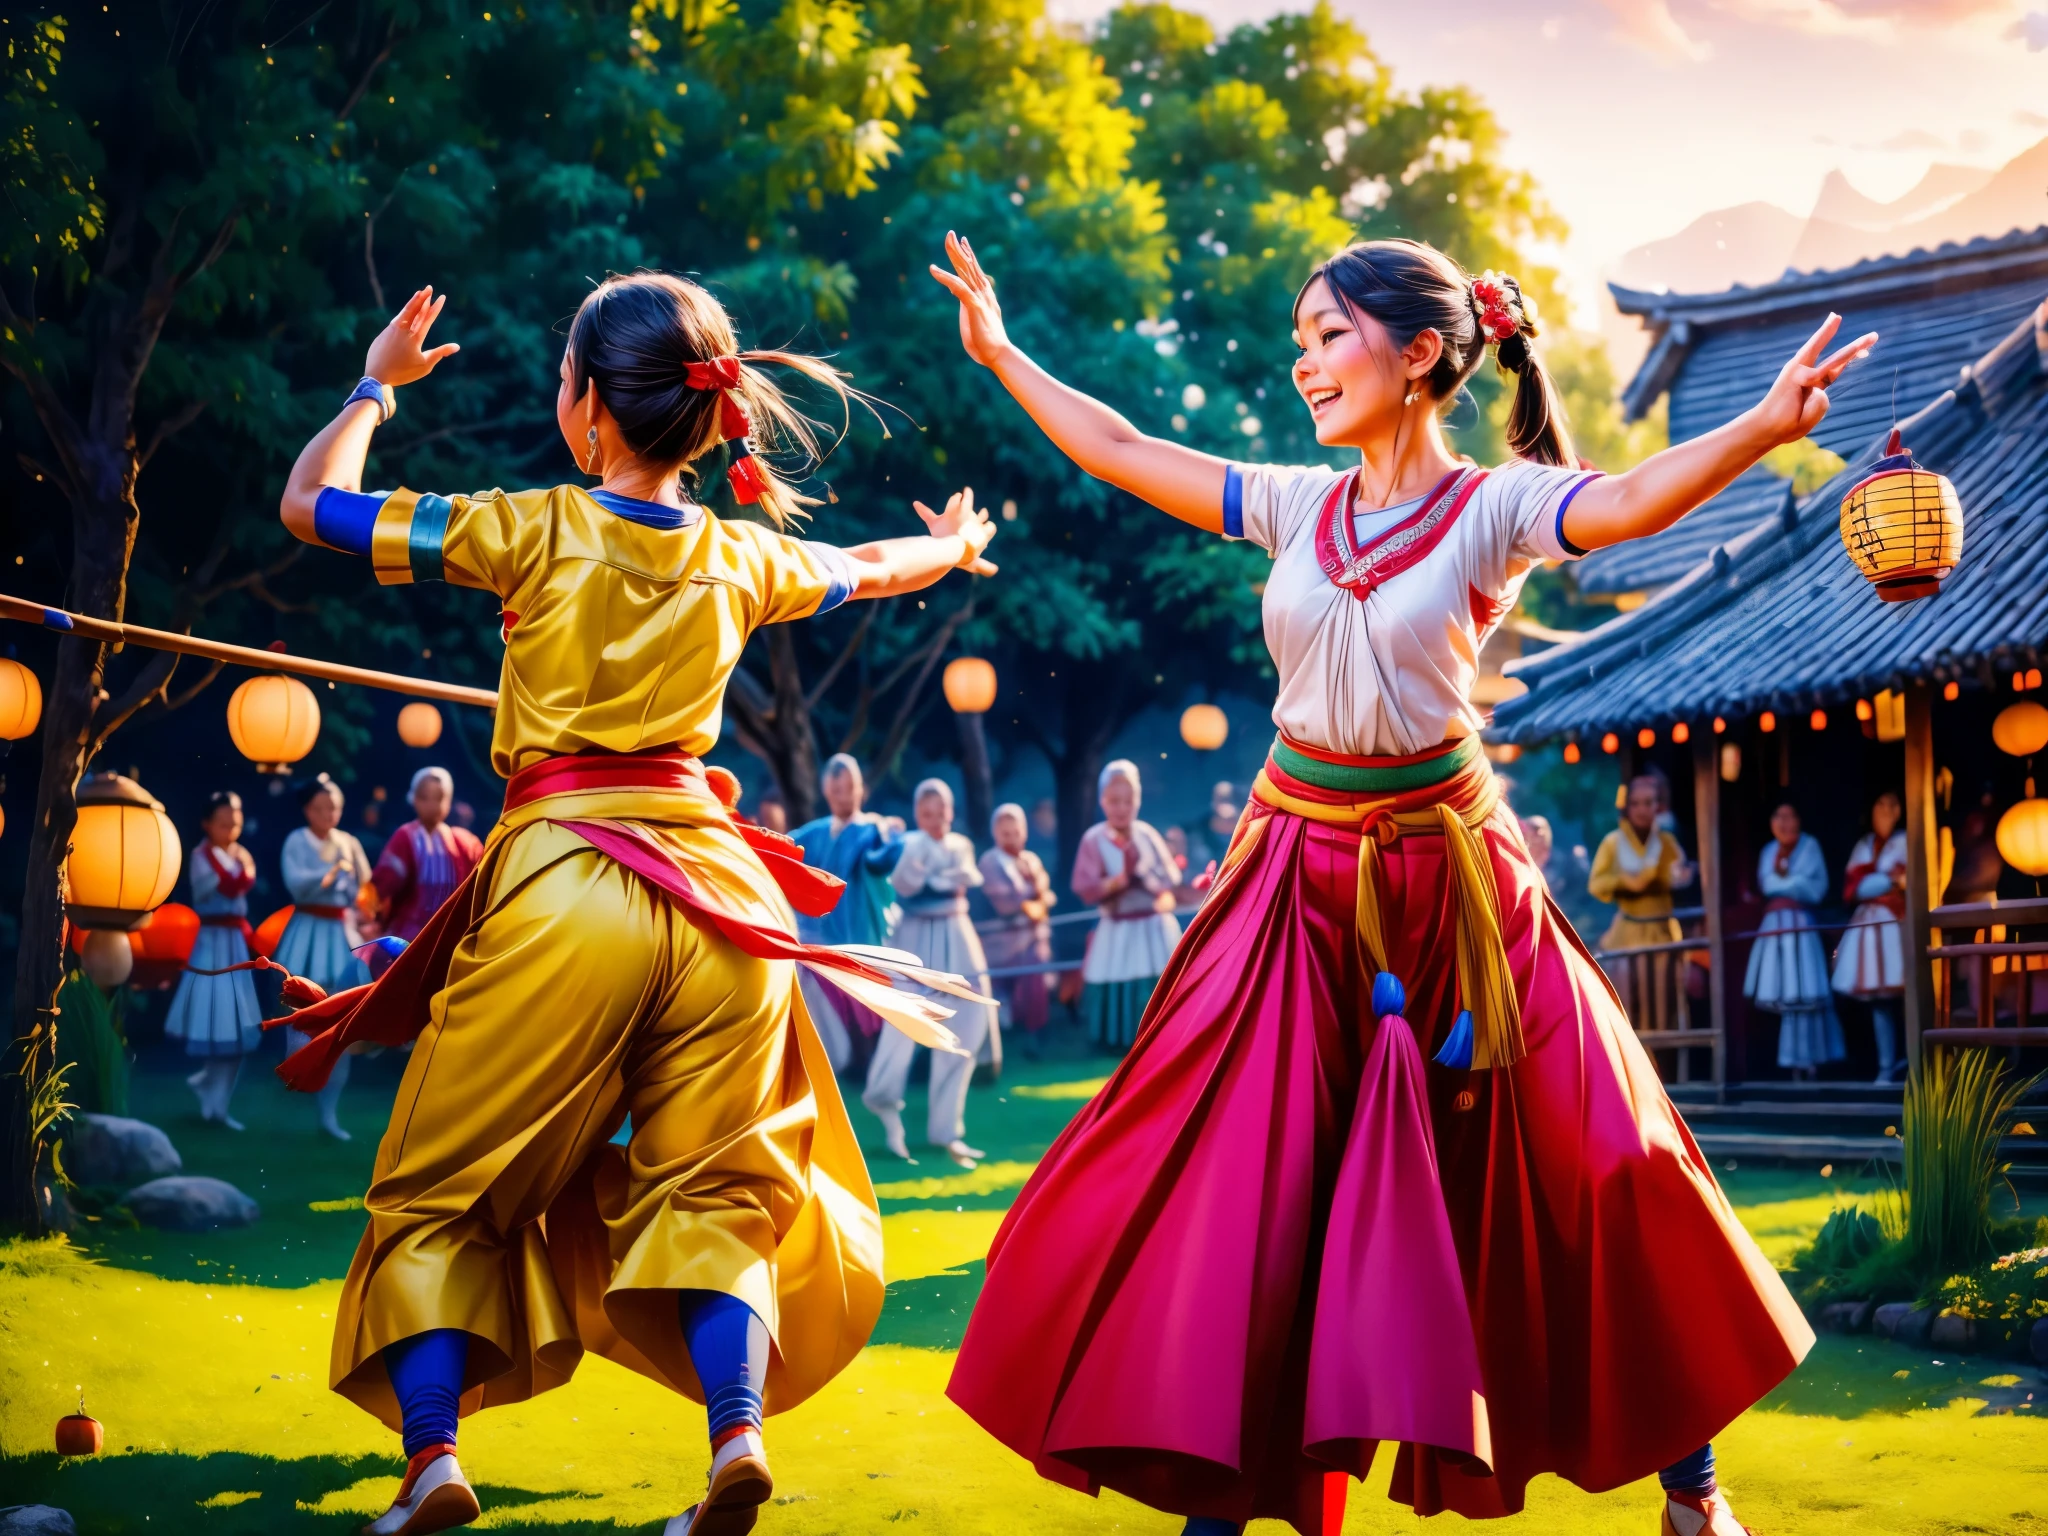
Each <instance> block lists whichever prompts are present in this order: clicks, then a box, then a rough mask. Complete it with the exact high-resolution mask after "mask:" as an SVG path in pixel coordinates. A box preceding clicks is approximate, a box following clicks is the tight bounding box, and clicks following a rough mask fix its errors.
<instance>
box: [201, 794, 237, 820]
mask: <svg viewBox="0 0 2048 1536" xmlns="http://www.w3.org/2000/svg"><path fill="white" fill-rule="evenodd" d="M241 808H242V797H241V796H240V795H238V794H236V793H235V792H234V791H233V790H232V789H216V790H215V791H214V792H213V793H212V794H210V795H208V796H207V797H206V809H205V810H203V811H201V812H200V813H199V825H200V826H202V827H203V826H205V825H206V824H207V823H208V822H209V821H211V820H213V818H214V817H215V815H217V814H218V813H219V812H221V811H223V810H228V811H239V810H240V809H241Z"/></svg>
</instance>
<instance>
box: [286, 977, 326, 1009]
mask: <svg viewBox="0 0 2048 1536" xmlns="http://www.w3.org/2000/svg"><path fill="white" fill-rule="evenodd" d="M282 996H283V997H284V1000H285V1001H286V1002H288V1003H290V1004H291V1005H292V1006H293V1007H294V1008H304V1007H306V1006H307V1005H308V1004H311V1003H318V1002H324V1001H325V1000H326V998H327V989H326V988H325V987H323V986H321V985H320V983H319V982H317V981H308V980H307V979H306V978H305V977H303V976H287V977H285V979H284V988H283V992H282Z"/></svg>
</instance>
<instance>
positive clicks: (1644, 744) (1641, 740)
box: [1636, 725, 1657, 752]
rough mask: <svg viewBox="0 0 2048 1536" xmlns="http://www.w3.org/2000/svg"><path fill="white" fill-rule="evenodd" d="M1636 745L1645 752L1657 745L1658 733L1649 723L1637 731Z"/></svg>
mask: <svg viewBox="0 0 2048 1536" xmlns="http://www.w3.org/2000/svg"><path fill="white" fill-rule="evenodd" d="M1636 745H1637V746H1639V747H1641V748H1642V749H1643V750H1644V751H1645V752H1647V751H1649V750H1650V748H1652V747H1654V746H1655V745H1657V733H1656V732H1655V731H1653V730H1651V729H1650V727H1648V726H1647V725H1646V726H1644V727H1643V728H1642V729H1641V730H1640V731H1637V732H1636Z"/></svg>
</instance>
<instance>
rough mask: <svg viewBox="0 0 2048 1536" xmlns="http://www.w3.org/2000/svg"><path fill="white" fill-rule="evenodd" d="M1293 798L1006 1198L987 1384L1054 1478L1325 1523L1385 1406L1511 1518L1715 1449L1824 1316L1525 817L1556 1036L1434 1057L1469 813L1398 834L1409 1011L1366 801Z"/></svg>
mask: <svg viewBox="0 0 2048 1536" xmlns="http://www.w3.org/2000/svg"><path fill="white" fill-rule="evenodd" d="M1258 809H1260V810H1262V809H1263V807H1260V808H1258ZM1256 813H1257V812H1256V810H1255V814H1256ZM1270 814H1271V815H1272V821H1271V824H1270V825H1269V826H1268V827H1267V828H1266V829H1265V835H1264V837H1263V839H1262V841H1261V842H1260V843H1259V844H1258V845H1257V846H1256V847H1255V848H1253V849H1252V850H1251V852H1250V854H1249V855H1248V857H1247V858H1246V860H1245V862H1244V864H1243V865H1242V866H1241V867H1240V868H1238V869H1236V870H1233V871H1231V872H1230V874H1229V876H1228V878H1227V879H1226V880H1224V881H1223V882H1221V884H1220V888H1219V889H1218V890H1217V891H1216V893H1215V894H1214V895H1212V896H1211V898H1210V899H1209V901H1208V902H1207V903H1206V904H1205V905H1204V906H1203V908H1202V910H1201V912H1200V913H1199V915H1198V916H1197V917H1196V919H1195V922H1194V926H1193V927H1192V928H1191V930H1190V931H1189V933H1188V935H1187V937H1186V938H1185V939H1184V940H1183V941H1182V942H1181V944H1180V946H1179V948H1178V949H1177V951H1176V952H1175V955H1174V959H1173V963H1172V964H1171V966H1170V967H1169V968H1168V970H1167V972H1166V974H1165V976H1164V977H1162V978H1161V981H1160V983H1159V988H1158V991H1157V993H1156V994H1155V996H1154V999H1153V1002H1152V1006H1151V1007H1150V1008H1149V1009H1148V1011H1147V1013H1146V1017H1145V1021H1144V1025H1143V1028H1142V1030H1141V1032H1140V1034H1139V1037H1138V1040H1137V1042H1136V1044H1135V1045H1134V1046H1133V1048H1132V1050H1131V1053H1130V1054H1129V1056H1127V1057H1126V1058H1125V1060H1124V1062H1123V1064H1122V1065H1121V1067H1120V1068H1119V1069H1118V1070H1117V1072H1116V1074H1115V1075H1114V1076H1113V1077H1112V1078H1111V1079H1110V1081H1109V1083H1108V1085H1107V1086H1106V1087H1105V1088H1104V1089H1103V1090H1102V1092H1101V1093H1100V1094H1098V1095H1097V1096H1096V1097H1095V1099H1094V1100H1093V1101H1092V1102H1091V1103H1089V1104H1088V1105H1087V1107H1086V1108H1084V1109H1083V1110H1082V1111H1081V1113H1080V1114H1079V1115H1078V1116H1077V1117H1076V1118H1075V1119H1074V1121H1073V1122H1072V1123H1071V1124H1070V1125H1069V1126H1068V1127H1067V1129H1066V1131H1065V1132H1064V1133H1063V1134H1062V1135H1061V1137H1060V1138H1059V1140H1058V1141H1057V1142H1055V1143H1054V1144H1053V1146H1052V1148H1051V1150H1050V1151H1048V1152H1047V1154H1046V1156H1045V1158H1044V1159H1043V1161H1042V1162H1041V1163H1040V1164H1039V1166H1038V1169H1037V1171H1036V1172H1035V1173H1034V1174H1033V1176H1032V1178H1031V1180H1030V1182H1029V1183H1028V1184H1027V1185H1026V1186H1025V1188H1024V1190H1023V1193H1022V1194H1021V1195H1020V1197H1019V1198H1018V1201H1017V1203H1016V1205H1015V1206H1014V1207H1013V1208H1012V1209H1011V1211H1010V1213H1009V1215H1008V1217H1007V1219H1006V1220H1005V1221H1004V1223H1003V1226H1002V1229H1001V1231H1000V1232H999V1233H998V1234H997V1237H996V1240H995V1243H994V1246H993V1247H992V1248H991V1250H990V1253H989V1258H988V1275H987V1282H986V1284H985V1286H984V1287H983V1290H982V1295H981V1300H980V1302H979V1303H978V1304H977V1306H976V1308H975V1311H974V1315H973V1317H972V1319H971V1320H970V1322H969V1325H968V1329H967V1335H966V1339H965V1341H964V1343H963V1345H962V1348H961V1352H960V1358H959V1361H958V1363H957V1365H956V1366H955V1368H954V1372H953V1377H952V1381H951V1384H950V1386H949V1387H948V1392H949V1394H950V1395H951V1397H952V1398H953V1399H954V1401H955V1402H957V1403H959V1404H960V1406H961V1407H962V1408H964V1409H965V1410H966V1411H967V1412H968V1413H969V1414H970V1415H972V1416H973V1417H974V1418H975V1419H976V1420H977V1421H979V1422H980V1423H981V1424H982V1425H983V1426H984V1427H985V1428H987V1429H988V1430H989V1431H990V1432H991V1433H992V1434H994V1435H995V1436H996V1437H997V1438H998V1439H1000V1440H1002V1441H1003V1442H1004V1443H1005V1444H1007V1445H1009V1446H1010V1447H1011V1448H1012V1449H1014V1450H1016V1451H1017V1452H1019V1453H1020V1454H1021V1455H1024V1456H1026V1457H1028V1458H1030V1460H1031V1461H1032V1462H1033V1463H1034V1465H1035V1466H1036V1467H1037V1469H1038V1470H1039V1472H1040V1473H1041V1474H1042V1475H1043V1476H1045V1477H1047V1478H1050V1479H1052V1480H1054V1481H1057V1482H1060V1483H1064V1484H1066V1485H1068V1486H1071V1487H1075V1488H1080V1489H1084V1490H1087V1491H1089V1492H1094V1491H1096V1490H1097V1489H1099V1488H1101V1487H1105V1486H1107V1487H1111V1488H1116V1489H1119V1490H1120V1491H1122V1492H1125V1493H1127V1494H1130V1495H1131V1496H1133V1497H1135V1498H1137V1499H1140V1500H1142V1501H1144V1502H1145V1503H1147V1504H1151V1505H1153V1506H1154V1507H1156V1508H1160V1509H1164V1510H1169V1511H1171V1512H1174V1513H1176V1514H1183V1515H1209V1516H1215V1517H1220V1518H1224V1519H1232V1520H1245V1519H1250V1518H1261V1517H1264V1518H1276V1519H1284V1520H1288V1521H1290V1522H1292V1523H1293V1525H1294V1526H1295V1528H1296V1529H1297V1530H1299V1531H1301V1532H1303V1533H1304V1536H1321V1533H1322V1531H1323V1530H1324V1528H1325V1520H1326V1516H1327V1514H1328V1513H1329V1507H1328V1506H1329V1503H1330V1502H1331V1500H1330V1498H1329V1493H1330V1491H1331V1490H1329V1489H1328V1487H1327V1483H1328V1480H1329V1475H1330V1474H1331V1473H1332V1472H1333V1471H1334V1472H1337V1473H1349V1474H1351V1475H1353V1476H1358V1477H1363V1476H1364V1475H1365V1473H1366V1471H1367V1469H1368V1467H1369V1466H1370V1464H1371V1461H1372V1458H1373V1454H1374V1451H1375V1449H1376V1446H1377V1443H1378V1442H1379V1441H1381V1440H1387V1441H1393V1442H1396V1443H1397V1444H1398V1446H1399V1451H1398V1455H1397V1459H1396V1463H1395V1473H1394V1482H1393V1496H1394V1497H1395V1498H1396V1499H1398V1500H1400V1501H1402V1502H1406V1503H1409V1504H1412V1505H1413V1506H1414V1508H1415V1509H1416V1510H1417V1511H1418V1512H1420V1513H1423V1514H1431V1513H1435V1512H1436V1511H1438V1510H1443V1509H1452V1510H1456V1511H1458V1512H1460V1513H1462V1514H1465V1515H1468V1516H1474V1517H1484V1516H1496V1515H1506V1514H1511V1513H1514V1512H1516V1511H1518V1510H1520V1509H1521V1507H1522V1504H1523V1496H1524V1490H1525V1488H1526V1486H1527V1484H1528V1482H1529V1480H1530V1479H1531V1478H1532V1477H1535V1476H1536V1475H1538V1474H1539V1473H1543V1472H1556V1473H1559V1474H1561V1475H1562V1476H1564V1477H1567V1478H1569V1479H1570V1480H1571V1481H1573V1482H1575V1483H1577V1484H1579V1485H1580V1486H1581V1487H1583V1488H1587V1489H1589V1490H1600V1489H1606V1488H1611V1487H1615V1486H1618V1485H1620V1484H1622V1483H1626V1482H1630V1481H1633V1480H1634V1479H1636V1478H1639V1477H1643V1476H1646V1475H1647V1474H1649V1473H1650V1472H1652V1471H1654V1470H1656V1469H1657V1468H1659V1467H1661V1466H1664V1465H1667V1464H1669V1463H1670V1462H1672V1461H1675V1460H1677V1459H1678V1458H1679V1457H1681V1456H1684V1455H1686V1454H1688V1453H1689V1452H1691V1451H1693V1450H1695V1449H1696V1448H1698V1447H1699V1446H1700V1445H1701V1444H1703V1443H1704V1442H1706V1441H1707V1440H1709V1439H1710V1438H1711V1437H1712V1436H1713V1435H1714V1434H1715V1433H1716V1432H1717V1431H1719V1430H1720V1429H1721V1428H1722V1427H1723V1426H1725V1425H1726V1424H1727V1423H1729V1422H1730V1421H1731V1420H1732V1419H1734V1418H1735V1417H1736V1416H1737V1415H1738V1414H1740V1413H1741V1412H1742V1411H1743V1410H1744V1409H1746V1408H1748V1407H1749V1406H1750V1405H1751V1404H1752V1403H1754V1402H1755V1401H1756V1400H1757V1399H1758V1398H1759V1397H1761V1396H1762V1395H1763V1394H1764V1393H1765V1392H1767V1391H1768V1390H1769V1389H1770V1388H1771V1387H1772V1386H1774V1385H1775V1384H1776V1383H1778V1382H1779V1381H1780V1380H1782V1379H1783V1378H1784V1377H1785V1376H1787V1375H1788V1374H1789V1373H1790V1372H1791V1371H1792V1369H1793V1368H1794V1367H1795V1366H1796V1365H1797V1364H1798V1362H1799V1360H1800V1359H1801V1357H1802V1356H1803V1355H1804V1354H1805V1352H1806V1350H1807V1349H1808V1348H1809V1347H1810V1345H1811V1343H1812V1340H1813V1335H1812V1333H1811V1331H1810V1330H1809V1329H1808V1328H1807V1325H1806V1322H1805V1320H1804V1318H1803V1317H1802V1316H1801V1315H1800V1312H1799V1310H1798V1307H1797V1306H1796V1304H1795V1303H1794V1302H1793V1301H1792V1298H1791V1297H1790V1296H1789V1295H1788V1294H1787V1292H1786V1290H1785V1288H1784V1286H1783V1284H1782V1283H1781V1282H1780V1281H1779V1279H1778V1276H1777V1273H1776V1271H1775V1270H1774V1269H1773V1268H1772V1267H1771V1265H1770V1263H1769V1262H1768V1261H1767V1260H1766V1259H1765V1258H1764V1257H1763V1255H1762V1253H1761V1252H1760V1251H1759V1250H1758V1249H1757V1247H1756V1245H1755V1243H1754V1242H1752V1241H1751V1239H1750V1238H1749V1236H1748V1234H1747V1233H1745V1232H1744V1231H1743V1229H1742V1227H1741V1225H1740V1224H1739V1223H1738V1222H1737V1220H1736V1217H1735V1213H1734V1211H1733V1209H1732V1208H1731V1207H1730V1206H1729V1204H1728V1201H1727V1199H1726V1198H1725V1197H1724V1195H1723V1194H1722V1192H1721V1190H1720V1187H1719V1186H1718V1185H1717V1184H1716V1183H1715V1181H1714V1177H1713V1175H1712V1173H1711V1172H1710V1171H1709V1169H1708V1167H1707V1164H1706V1161H1705V1159H1704V1158H1703V1157H1702V1156H1701V1154H1700V1152H1699V1149H1698V1148H1697V1147H1696V1146H1695V1145H1694V1143H1693V1140H1692V1137H1691V1135H1690V1134H1689V1133H1688V1132H1687V1130H1686V1128H1685V1125H1684V1123H1683V1122H1682V1121H1681V1120H1680V1119H1679V1118H1678V1115H1677V1112H1676V1111H1675V1110H1674V1109H1673V1108H1672V1106H1671V1103H1670V1101H1669V1099H1668V1098H1667V1097H1666V1096H1665V1094H1664V1091H1663V1088H1662V1086H1661V1085H1660V1083H1659V1080H1658V1077H1657V1073H1656V1069H1655V1068H1654V1066H1653V1065H1652V1064H1651V1062H1650V1060H1649V1058H1648V1056H1647V1054H1646V1053H1645V1052H1644V1050H1643V1049H1642V1047H1641V1046H1640V1045H1639V1044H1638V1043H1637V1041H1636V1040H1635V1038H1634V1035H1633V1033H1632V1032H1631V1030H1630V1028H1629V1026H1628V1023H1627V1020H1626V1019H1625V1018H1624V1016H1623V1014H1622V1012H1621V1009H1620V1007H1619V1005H1618V1003H1617V1002H1616V1001H1615V998H1614V995H1613V992H1612V990H1611V989H1610V987H1609V986H1608V984H1607V982H1606V980H1605V978H1604V977H1603V976H1602V974H1601V972H1600V971H1599V969H1598V968H1597V967H1596V966H1595V965H1594V964H1593V962H1592V960H1591V958H1590V957H1589V956H1588V955H1587V953H1586V951H1585V949H1584V947H1583V946H1582V945H1581V944H1580V942H1579V940H1578V937H1577V935H1576V934H1575V933H1573V931H1572V929H1571V927H1570V925H1569V924H1568V923H1566V921H1565V920H1564V918H1563V916H1562V915H1561V914H1560V913H1559V912H1558V910H1557V908H1556V906H1555V905H1554V904H1553V903H1552V902H1551V901H1550V899H1549V896H1548V893H1547V892H1546V891H1545V889H1544V887H1543V884H1542V880H1541V877H1540V876H1539V875H1538V874H1537V872H1536V870H1535V868H1534V867H1533V866H1532V864H1531V863H1530V861H1529V857H1528V854H1527V852H1526V850H1525V849H1524V848H1523V846H1522V843H1521V840H1520V837H1519V835H1518V833H1517V832H1516V831H1515V829H1514V824H1513V821H1512V818H1511V816H1510V815H1509V813H1508V812H1507V811H1506V809H1505V808H1504V807H1503V808H1501V809H1497V810H1496V811H1495V812H1494V813H1493V815H1492V817H1491V818H1490V819H1489V820H1488V822H1487V823H1486V824H1485V826H1484V827H1483V829H1482V836H1483V838H1484V841H1485V844H1486V847H1487V850H1488V852H1489V854H1490V856H1491V862H1492V866H1493V875H1494V880H1495V883H1496V886H1497V889H1498V893H1499V898H1500V912H1501V923H1502V930H1503V936H1504V939H1505V947H1506V952H1507V957H1508V962H1509V966H1510V969H1511V971H1512V972H1513V975H1514V978H1515V982H1516V986H1517V990H1518V992H1519V994H1520V998H1521V1004H1522V1025H1523V1031H1524V1034H1525V1036H1526V1039H1527V1045H1528V1053H1527V1055H1526V1056H1525V1057H1524V1058H1523V1059H1522V1060H1520V1061H1519V1062H1517V1063H1515V1064H1514V1065H1513V1066H1512V1067H1509V1068H1506V1069H1504V1070H1500V1071H1489V1072H1467V1071H1461V1070H1456V1069H1452V1068H1446V1067H1441V1066H1437V1065H1435V1064H1433V1063H1430V1064H1425V1058H1426V1057H1427V1056H1428V1055H1429V1054H1431V1053H1433V1052H1434V1051H1435V1050H1436V1049H1437V1047H1438V1046H1439V1045H1440V1043H1441V1042H1442V1039H1443V1037H1444V1035H1445V1033H1446V1031H1447V1030H1448V1029H1449V1027H1450V1024H1451V1017H1452V1007H1451V1005H1452V1001H1453V997H1452V992H1453V988H1454V985H1455V960H1454V958H1453V956H1454V944H1453V942H1452V935H1453V934H1454V932H1455V927H1454V905H1453V901H1452V896H1451V892H1450V881H1449V879H1448V872H1447V870H1446V867H1445V862H1444V846H1443V839H1442V836H1441V834H1427V833H1412V832H1411V833H1409V834H1408V835H1406V836H1404V837H1402V838H1401V839H1400V841H1398V842H1397V843H1395V844H1393V845H1392V846H1390V847H1387V848H1385V849H1383V850H1382V857H1381V870H1382V879H1381V908H1382V921H1383V924H1384V927H1385V931H1386V941H1387V944H1388V947H1389V949H1390V951H1391V952H1392V958H1391V960H1390V964H1391V965H1392V966H1393V967H1395V968H1396V971H1397V974H1398V975H1399V976H1400V978H1401V980H1402V981H1403V983H1404V984H1405V986H1406V988H1407V996H1408V1002H1407V1006H1406V1009H1405V1018H1406V1020H1407V1021H1408V1022H1405V1023H1404V1022H1403V1021H1402V1019H1399V1018H1389V1019H1375V1018H1374V1017H1373V1016H1372V1014H1371V1008H1370V996H1371V988H1372V977H1371V976H1370V975H1367V974H1365V972H1364V969H1363V967H1362V964H1361V962H1360V960H1359V957H1358V952H1357V946H1356V943H1355V940H1354V938H1353V925H1354V902H1355V900H1356V886H1357V878H1358V856H1357V850H1358V838H1357V834H1356V833H1355V832H1353V831H1348V830H1346V829H1343V828H1339V827H1332V826H1328V825H1324V824H1322V823H1318V822H1310V821H1306V820H1303V819H1301V818H1299V817H1296V816H1293V815H1289V814H1286V813H1284V812H1272V813H1270ZM1411 1026H1412V1032H1411ZM1334 1492H1335V1495H1336V1500H1338V1501H1341V1496H1342V1484H1341V1482H1340V1483H1338V1484H1337V1485H1336V1488H1335V1490H1334Z"/></svg>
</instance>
